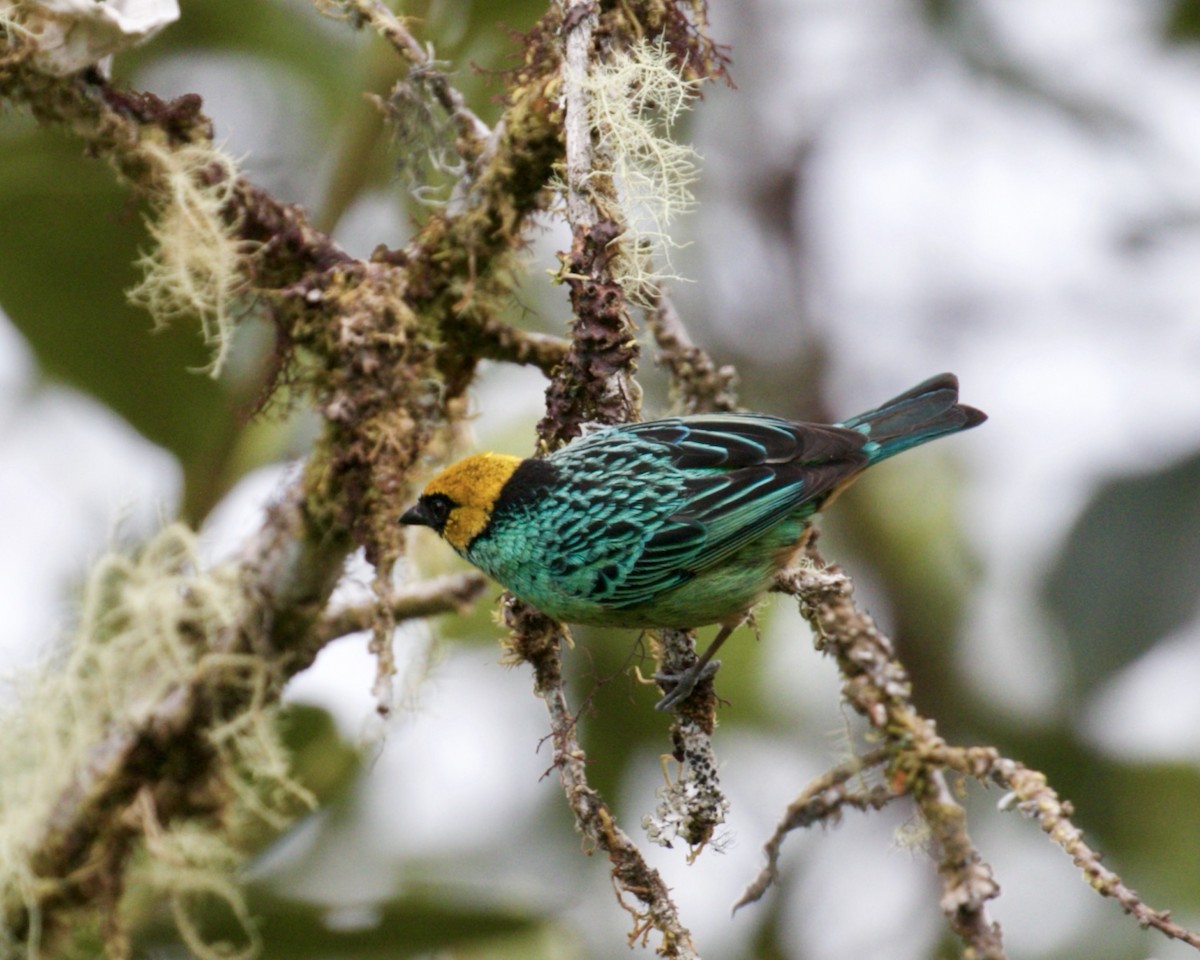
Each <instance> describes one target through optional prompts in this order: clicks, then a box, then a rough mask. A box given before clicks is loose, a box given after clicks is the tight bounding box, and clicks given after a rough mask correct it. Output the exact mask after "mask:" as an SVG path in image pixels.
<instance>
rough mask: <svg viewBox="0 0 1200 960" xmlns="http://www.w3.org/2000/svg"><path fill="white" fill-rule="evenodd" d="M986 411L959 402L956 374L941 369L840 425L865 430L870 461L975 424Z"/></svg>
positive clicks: (864, 450)
mask: <svg viewBox="0 0 1200 960" xmlns="http://www.w3.org/2000/svg"><path fill="white" fill-rule="evenodd" d="M986 419H987V414H985V413H984V412H983V411H981V410H976V409H975V408H974V407H968V406H966V405H964V404H961V403H959V402H958V378H957V377H956V376H954V374H952V373H942V374H939V375H938V376H936V377H930V378H929V379H928V380H926V381H925V382H924V383H919V384H917V386H915V387H913V388H912V389H911V390H908V391H905V392H904V393H902V394H900V396H898V397H893V398H892V399H891V400H889V401H888V402H887V403H885V404H883V405H881V406H879V407H876V408H875V409H874V410H868V411H867V412H866V413H860V414H859V415H858V416H857V417H851V418H850V419H849V420H846V421H844V422H843V423H842V424H841V426H843V427H849V428H850V429H851V430H857V431H858V432H859V433H863V434H866V436H867V437H868V438H870V442H869V443H868V444H867V445H866V446H865V447H864V448H863V452H864V453H866V454H867V456H869V457H870V462H871V463H878V462H879V461H880V460H886V459H887V458H888V457H892V456H895V455H896V454H897V453H902V452H903V451H905V450H907V449H909V448H910V447H915V446H919V445H920V444H922V443H927V442H928V441H930V440H936V439H937V438H938V437H942V436H945V435H946V434H948V433H958V432H959V431H960V430H969V429H970V428H971V427H975V426H978V425H979V424H981V423H983V421H984V420H986Z"/></svg>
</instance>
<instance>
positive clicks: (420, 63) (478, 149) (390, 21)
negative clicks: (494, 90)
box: [325, 0, 492, 164]
mask: <svg viewBox="0 0 1200 960" xmlns="http://www.w3.org/2000/svg"><path fill="white" fill-rule="evenodd" d="M325 6H326V7H340V8H342V9H345V10H346V11H347V12H350V13H353V14H357V15H358V16H360V17H361V18H362V19H363V20H364V21H366V22H367V23H369V24H370V25H371V26H372V27H374V28H375V30H376V31H377V32H378V33H379V35H380V36H381V37H383V39H384V40H386V41H387V42H388V43H390V44H391V45H392V48H393V49H394V50H395V51H396V52H397V53H399V54H400V55H401V56H402V57H403V58H404V59H405V60H407V61H408V62H409V63H410V64H412V66H413V69H414V70H415V71H418V72H419V74H420V79H421V80H422V82H423V83H424V84H425V85H426V86H427V87H428V88H429V90H430V91H431V92H432V93H433V95H434V97H435V98H436V99H437V102H438V104H439V105H440V106H441V107H442V109H443V110H445V111H446V114H447V115H448V116H449V117H450V119H451V120H452V121H453V123H454V127H455V130H457V132H458V144H457V147H458V152H459V155H460V156H462V158H463V159H464V160H466V161H467V162H468V163H470V164H475V163H477V162H478V161H479V159H480V158H481V157H482V156H483V155H484V152H485V150H486V148H487V143H488V140H489V138H490V137H491V134H492V131H491V130H490V129H489V128H488V125H487V124H486V123H484V122H483V121H482V120H480V119H479V117H478V116H476V115H475V113H474V112H473V111H472V110H471V109H470V107H468V106H467V101H466V98H465V97H463V95H462V94H461V93H460V92H459V91H458V90H457V89H456V88H455V87H454V86H453V85H452V84H451V83H450V81H449V80H448V79H447V77H446V75H445V74H444V73H442V72H441V71H440V70H439V69H438V68H437V65H436V64H435V62H434V60H433V57H432V55H431V54H430V52H429V51H428V50H426V48H425V47H423V46H421V44H420V42H419V41H418V40H417V38H416V37H414V36H413V35H412V34H411V33H410V32H409V30H408V28H407V27H406V26H405V25H404V22H403V21H402V20H401V19H400V18H399V17H397V16H396V15H395V14H394V13H392V11H391V10H389V9H388V8H387V7H386V6H384V4H383V3H382V2H380V0H332V2H327V3H326V4H325Z"/></svg>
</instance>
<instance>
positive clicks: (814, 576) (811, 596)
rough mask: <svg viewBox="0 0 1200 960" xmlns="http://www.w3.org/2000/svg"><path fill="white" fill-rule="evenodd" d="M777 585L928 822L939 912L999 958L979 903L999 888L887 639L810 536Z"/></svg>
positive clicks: (899, 786) (899, 785)
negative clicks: (935, 759)
mask: <svg viewBox="0 0 1200 960" xmlns="http://www.w3.org/2000/svg"><path fill="white" fill-rule="evenodd" d="M777 586H778V588H779V589H781V590H783V591H784V592H785V593H790V594H792V595H793V596H796V597H798V598H799V600H800V611H801V613H802V615H803V616H804V618H805V619H806V620H808V621H809V623H810V624H811V625H812V628H813V632H814V636H815V642H816V645H817V648H818V649H819V650H821V651H822V652H824V653H828V654H829V655H831V656H832V657H833V658H834V659H835V660H836V661H837V664H838V669H839V671H840V672H841V675H842V681H843V682H842V695H843V696H844V697H845V699H846V701H847V702H848V703H849V704H850V706H851V707H853V708H854V709H855V710H856V711H858V712H859V713H860V714H862V715H863V716H864V717H866V719H867V720H868V721H869V722H870V724H871V726H873V727H875V729H876V730H877V731H878V732H879V734H880V735H881V736H882V737H883V739H884V744H885V745H884V747H883V749H885V750H887V751H888V752H889V754H890V756H891V761H890V765H889V783H890V785H891V786H892V787H893V789H895V790H897V791H900V792H907V793H910V794H911V795H912V796H913V798H914V800H915V801H916V803H917V805H918V808H919V809H920V810H921V813H922V815H923V816H924V818H925V821H926V823H927V824H928V826H929V830H930V835H931V838H932V840H933V842H934V845H935V855H936V856H937V858H938V874H939V876H940V877H941V880H942V897H941V907H942V912H943V913H944V914H945V915H946V918H947V920H948V921H949V923H950V925H951V927H952V928H953V930H954V931H955V933H957V934H958V935H959V937H961V938H962V940H963V942H964V943H965V944H966V946H967V950H968V951H969V953H970V955H971V956H973V957H977V958H981V960H983V958H986V960H1003V958H1004V956H1005V954H1004V946H1003V941H1002V937H1001V932H1000V927H999V925H998V924H996V923H995V922H994V921H992V920H991V918H990V917H989V915H988V911H987V906H986V905H987V901H988V900H990V899H992V898H993V897H995V896H996V895H997V894H998V893H999V887H998V886H997V885H996V883H995V881H994V880H993V879H992V872H991V868H990V867H989V866H988V865H987V864H986V863H984V862H983V859H982V857H981V856H980V855H979V852H978V851H977V850H976V849H975V846H974V844H973V843H972V842H971V838H970V836H969V835H968V833H967V829H966V814H965V812H964V811H963V808H962V805H961V804H960V803H959V802H958V801H957V800H956V799H955V797H954V795H953V793H952V792H951V790H950V788H949V786H948V785H947V783H946V780H945V775H944V772H943V770H942V768H941V767H940V766H938V765H937V764H929V763H928V762H927V760H926V758H927V757H928V756H930V755H931V754H933V753H935V752H936V751H937V750H939V749H940V748H941V747H942V746H943V745H944V742H943V741H942V739H941V738H940V737H939V736H938V735H937V733H936V730H935V727H934V725H933V723H932V722H931V721H929V720H928V719H926V718H925V717H923V716H921V714H920V713H919V712H918V711H917V709H916V707H915V706H914V704H913V702H912V685H911V683H910V681H909V677H908V673H907V671H906V670H905V669H904V667H903V665H902V664H901V663H900V661H899V660H897V659H896V656H895V651H894V649H893V647H892V643H891V640H890V639H889V638H888V637H887V636H886V635H885V634H883V633H882V632H881V631H880V630H879V628H878V627H877V626H876V625H875V621H874V620H872V619H871V617H870V616H868V615H867V614H866V613H864V612H863V611H861V610H859V609H858V607H857V605H856V604H855V603H854V600H853V589H854V587H853V584H852V583H851V582H850V578H849V577H847V576H846V575H845V574H844V573H842V572H841V571H840V570H838V569H837V568H836V567H827V566H826V565H825V563H824V561H823V560H822V559H821V557H820V556H819V555H818V554H817V552H816V548H815V546H813V545H812V543H811V542H810V545H809V548H808V556H807V558H806V562H805V563H804V564H803V565H802V566H798V567H795V568H793V569H791V570H788V571H785V572H784V573H782V574H781V575H780V576H779V578H778V580H777Z"/></svg>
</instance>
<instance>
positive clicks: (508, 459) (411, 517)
mask: <svg viewBox="0 0 1200 960" xmlns="http://www.w3.org/2000/svg"><path fill="white" fill-rule="evenodd" d="M520 465H521V458H520V457H513V456H509V455H507V454H503V453H479V454H476V455H475V456H473V457H467V458H466V459H465V460H460V461H458V463H456V464H454V465H453V466H449V467H447V468H446V469H445V470H443V471H442V472H441V473H439V474H438V475H437V476H436V477H434V478H433V479H432V480H430V481H429V483H428V484H426V486H425V489H424V490H423V491H422V493H421V497H420V499H419V500H417V503H416V505H415V506H413V507H410V508H409V509H408V511H406V512H405V514H404V515H403V516H402V517H401V518H400V522H401V523H411V524H420V525H421V526H426V527H432V528H433V529H434V530H436V531H437V532H438V533H440V534H441V535H442V536H443V537H444V538H445V539H446V542H447V543H449V544H450V546H452V547H454V549H455V550H457V551H459V552H460V553H463V552H465V551H466V549H467V547H469V546H470V545H471V541H472V540H474V539H475V538H476V537H477V536H479V535H480V534H481V533H483V531H484V528H485V527H487V525H488V521H489V520H490V519H491V517H492V508H493V507H494V506H495V505H496V500H497V498H499V496H500V491H501V490H502V489H504V485H505V484H506V483H507V482H508V479H509V477H511V476H512V475H513V471H515V470H516V469H517V467H519V466H520Z"/></svg>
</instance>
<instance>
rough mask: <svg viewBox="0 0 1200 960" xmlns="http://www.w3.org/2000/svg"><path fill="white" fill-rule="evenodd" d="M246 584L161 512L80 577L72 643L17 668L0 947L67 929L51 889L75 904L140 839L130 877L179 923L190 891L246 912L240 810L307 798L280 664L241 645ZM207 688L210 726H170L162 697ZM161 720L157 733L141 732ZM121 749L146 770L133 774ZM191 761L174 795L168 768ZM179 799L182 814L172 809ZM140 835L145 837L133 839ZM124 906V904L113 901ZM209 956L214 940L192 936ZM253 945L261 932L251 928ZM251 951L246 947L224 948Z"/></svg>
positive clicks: (5, 764) (2, 742)
mask: <svg viewBox="0 0 1200 960" xmlns="http://www.w3.org/2000/svg"><path fill="white" fill-rule="evenodd" d="M247 604H248V598H247V597H246V595H245V593H244V591H243V589H242V587H241V584H240V578H239V575H238V572H237V571H236V570H235V569H233V568H215V569H210V570H204V569H201V567H200V565H199V562H198V560H197V556H196V546H195V538H194V536H193V535H192V534H191V533H190V532H189V531H188V530H187V529H186V528H184V527H182V526H180V525H174V526H171V527H167V528H166V529H165V530H163V531H162V532H161V533H160V534H158V535H157V536H156V537H155V538H154V539H153V540H151V541H150V542H149V543H148V544H147V545H146V546H145V547H144V548H143V549H142V550H141V551H140V552H139V553H138V554H137V555H136V556H133V557H129V556H124V555H122V554H120V553H112V554H109V555H107V556H105V557H104V558H102V559H101V561H100V562H99V563H98V564H97V565H96V567H95V568H94V569H93V571H92V573H91V575H90V576H89V578H88V582H87V586H86V589H85V591H84V597H83V605H82V611H81V617H80V624H79V627H78V630H77V633H76V636H75V638H74V642H73V644H72V645H71V647H70V649H69V651H68V652H67V653H66V654H64V655H63V656H62V657H61V658H60V659H57V660H55V661H53V662H51V663H48V664H47V665H46V666H44V667H43V668H42V669H41V670H39V671H38V672H36V673H35V674H33V675H31V676H27V677H24V678H22V680H21V682H20V684H19V686H18V687H17V693H18V696H17V698H16V700H15V702H14V704H13V705H12V706H11V707H10V708H9V710H8V711H7V713H6V716H5V717H4V722H3V723H0V769H3V770H4V777H3V778H0V904H2V908H3V913H4V922H3V924H0V947H3V948H4V949H3V952H4V954H5V955H6V956H19V955H21V953H22V952H23V951H26V950H28V949H32V951H33V952H34V953H36V949H37V945H38V942H39V941H41V942H42V943H43V944H45V943H48V942H50V941H52V940H53V939H55V937H56V935H57V934H59V933H61V932H64V930H65V928H64V926H63V924H62V919H63V918H62V917H61V916H60V917H59V922H58V923H56V924H53V925H51V926H50V927H47V926H45V925H44V924H43V923H42V921H41V910H42V909H43V907H44V905H46V904H48V903H50V902H58V903H61V904H71V903H74V902H76V901H78V900H86V899H87V896H88V894H87V891H89V890H91V891H92V892H93V893H95V891H96V890H98V889H104V888H105V887H106V885H108V884H112V883H114V882H115V883H116V887H115V889H117V890H120V889H121V888H122V886H123V885H124V884H125V883H126V882H127V881H124V880H118V879H115V878H114V877H112V876H109V875H108V874H107V871H108V870H110V869H112V868H113V865H114V864H120V863H122V862H123V861H124V860H125V858H126V857H127V856H128V851H129V850H130V849H132V848H133V847H134V846H135V845H140V847H141V848H142V850H143V851H144V852H145V853H146V854H147V860H146V862H145V864H144V869H142V870H141V871H140V873H139V874H137V875H135V876H134V877H133V878H132V882H133V883H135V884H141V883H148V884H149V885H150V886H151V887H152V888H154V889H157V890H159V891H161V892H163V893H166V894H167V895H168V896H169V897H170V898H171V900H172V902H173V903H174V904H175V909H176V911H177V913H178V914H179V916H180V917H181V919H183V920H184V922H183V923H182V924H181V929H182V930H183V931H184V933H185V936H186V935H187V933H188V930H189V929H191V930H195V925H194V924H189V923H188V922H187V918H188V917H189V916H190V913H191V911H193V910H194V909H195V908H196V907H197V902H196V898H197V896H203V895H212V894H215V895H217V896H218V897H219V898H220V899H222V900H223V901H224V902H225V903H226V904H227V905H228V906H229V907H230V909H232V910H233V911H234V913H235V914H244V906H243V905H242V901H241V895H240V893H239V892H238V890H237V887H236V885H235V884H233V882H232V880H231V879H230V874H229V870H230V869H231V868H232V866H233V865H234V864H236V862H238V861H240V859H241V857H242V856H243V854H241V853H239V852H236V851H235V850H234V847H233V845H232V844H233V841H232V840H231V839H230V838H231V836H236V829H232V830H231V829H230V828H231V827H234V826H235V825H236V824H237V823H238V822H239V821H240V820H243V819H244V818H247V817H249V818H252V819H261V820H265V821H266V822H268V823H269V824H270V825H271V826H272V827H273V828H275V829H279V828H281V827H282V826H283V825H284V824H285V823H286V822H287V821H288V820H289V819H290V818H291V817H293V816H294V815H295V814H296V813H297V812H299V811H300V810H303V809H307V808H309V807H310V806H311V804H312V798H311V797H310V796H309V795H308V794H307V792H306V791H305V790H304V789H303V788H301V787H300V786H299V785H298V784H296V783H295V782H294V781H293V780H292V779H291V778H290V776H289V774H288V772H287V771H288V763H287V758H286V752H285V751H284V749H283V747H282V744H281V743H280V741H279V738H278V733H277V731H276V728H275V720H274V713H273V709H272V707H271V704H272V703H273V702H274V700H275V699H276V696H275V695H273V691H274V692H277V690H278V678H277V677H276V676H274V675H273V674H271V673H270V672H269V671H268V668H267V666H266V664H265V663H264V662H263V661H262V660H261V659H259V658H257V657H253V656H251V655H248V654H246V653H243V652H241V650H242V643H241V636H240V631H241V629H242V628H243V625H244V623H245V621H246V612H247ZM215 686H224V687H226V688H227V689H229V690H230V691H238V695H236V696H224V697H221V698H220V699H219V700H213V701H211V702H210V703H209V706H208V712H209V713H210V714H211V715H212V718H213V719H214V721H216V722H214V723H213V724H212V725H211V726H210V727H209V728H208V729H207V730H203V729H201V730H196V729H192V728H183V729H176V728H174V727H173V725H172V722H171V720H170V719H169V716H168V714H167V713H164V704H166V705H174V704H176V703H182V702H186V701H188V700H191V699H193V698H199V699H205V698H207V697H208V696H209V695H210V691H211V689H212V688H213V687H215ZM148 729H155V730H157V734H156V736H154V737H142V736H139V735H136V734H135V731H139V730H148ZM127 758H129V762H131V763H132V766H133V767H134V768H135V769H136V770H137V771H138V772H139V773H140V775H141V776H143V777H144V778H145V779H141V780H133V781H129V782H128V783H125V782H123V779H122V778H124V777H125V776H126V775H127V774H128V772H129V770H128V766H127ZM181 769H186V770H189V771H190V774H189V778H188V779H189V782H190V786H189V788H188V792H187V794H186V795H180V794H179V793H177V791H176V787H175V786H174V784H173V783H172V779H171V778H172V772H173V771H179V770H181ZM184 809H186V810H187V811H188V815H187V817H186V818H181V819H179V820H177V821H176V822H175V823H174V824H172V823H171V822H170V820H171V817H172V816H173V814H175V813H176V812H178V811H180V810H184ZM139 841H140V843H139ZM113 909H115V906H114V907H113ZM189 939H190V940H192V941H193V942H190V943H189V945H190V946H191V948H192V950H193V952H194V953H195V954H196V955H197V956H199V957H201V958H207V957H213V956H216V955H217V953H216V952H215V951H214V950H213V949H211V948H210V947H209V945H206V944H205V943H204V941H203V939H202V938H201V937H199V936H198V935H197V936H196V937H194V938H189ZM245 944H246V948H247V951H248V950H249V949H250V948H251V947H252V946H253V944H254V936H253V934H252V933H250V932H249V930H247V932H246V936H245ZM238 955H249V954H248V952H242V953H240V954H228V956H238Z"/></svg>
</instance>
